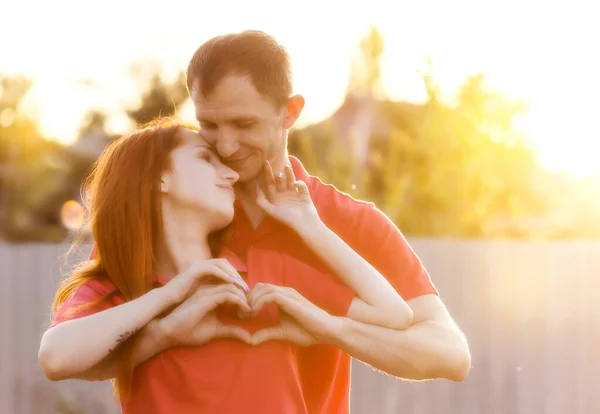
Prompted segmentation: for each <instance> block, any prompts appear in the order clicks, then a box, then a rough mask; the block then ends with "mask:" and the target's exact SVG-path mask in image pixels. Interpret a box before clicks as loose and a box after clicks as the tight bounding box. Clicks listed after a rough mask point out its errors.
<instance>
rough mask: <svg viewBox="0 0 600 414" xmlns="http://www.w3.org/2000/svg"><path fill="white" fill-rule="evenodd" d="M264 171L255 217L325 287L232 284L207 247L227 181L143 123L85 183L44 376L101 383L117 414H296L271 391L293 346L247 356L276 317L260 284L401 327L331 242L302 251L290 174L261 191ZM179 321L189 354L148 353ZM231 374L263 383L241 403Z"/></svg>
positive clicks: (300, 203) (269, 278)
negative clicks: (296, 239)
mask: <svg viewBox="0 0 600 414" xmlns="http://www.w3.org/2000/svg"><path fill="white" fill-rule="evenodd" d="M265 168H266V171H267V175H266V176H267V180H266V181H267V182H266V187H265V188H266V192H267V194H266V196H265V194H263V192H262V191H258V202H259V205H261V206H262V207H263V208H264V209H265V210H266V211H267V213H269V214H271V215H273V216H274V217H275V218H278V219H280V220H282V221H283V222H285V223H286V224H288V225H289V226H291V227H292V228H293V229H294V230H296V231H297V232H298V234H299V235H300V236H301V237H303V238H304V239H305V241H306V243H307V245H308V246H311V247H313V248H314V249H315V250H316V252H317V253H318V254H319V255H320V256H321V257H322V259H323V260H324V261H325V262H326V263H327V264H328V265H329V266H330V267H331V268H332V269H334V270H335V271H336V272H337V277H338V279H339V280H338V279H336V278H334V277H329V278H327V277H326V275H322V274H317V273H316V272H314V271H313V270H312V269H310V268H309V267H308V266H306V268H305V269H304V271H303V272H302V274H301V275H285V276H286V277H285V278H277V277H275V276H274V275H276V274H277V273H278V272H281V271H282V269H285V267H281V266H279V265H276V266H272V265H271V262H270V263H265V267H264V269H263V270H264V272H261V274H255V275H251V274H246V275H245V278H246V280H244V277H242V276H241V275H240V271H244V270H245V267H244V263H243V261H242V260H240V258H238V257H235V256H234V255H232V254H231V252H229V251H228V250H226V249H220V248H219V242H218V238H217V237H215V234H218V232H219V231H221V230H223V229H224V228H226V227H227V225H228V224H229V223H230V222H231V220H232V219H233V211H234V209H233V203H234V198H235V196H234V192H233V185H234V184H235V182H236V180H237V174H236V173H235V172H234V171H233V170H231V169H229V168H228V167H226V166H225V165H223V164H222V163H221V162H220V161H219V159H218V158H217V157H216V156H215V155H214V154H213V152H212V151H211V150H210V148H209V147H208V146H207V145H206V143H205V142H204V141H203V139H202V137H201V136H200V135H199V133H198V132H197V130H196V129H195V128H194V127H191V126H187V125H183V124H178V123H176V122H174V121H171V120H168V119H162V120H157V121H155V122H153V123H152V124H150V125H148V126H146V127H145V128H142V129H140V130H139V131H136V132H135V133H133V134H132V135H129V136H125V137H122V138H120V139H118V140H116V141H114V142H113V143H111V144H110V145H109V146H108V148H107V149H106V150H105V151H104V153H103V154H102V155H101V157H100V158H99V160H98V162H97V164H96V166H95V168H94V170H93V172H92V174H91V176H90V179H89V180H88V182H87V185H86V194H87V204H88V210H89V214H90V221H91V228H92V233H93V237H94V240H95V251H96V253H95V256H94V258H93V259H92V260H91V261H88V262H85V263H83V264H82V265H81V266H80V267H79V268H78V269H76V270H75V271H74V272H73V273H72V274H71V275H70V276H69V277H68V278H67V279H66V280H65V281H64V282H63V283H62V285H61V286H60V288H59V290H58V292H57V294H56V297H55V300H54V303H53V313H54V321H53V323H52V326H51V327H50V328H49V329H48V330H47V331H46V333H45V334H44V336H43V337H42V340H41V344H40V351H39V361H40V365H41V366H42V368H43V370H44V372H45V373H46V375H47V376H48V377H49V378H50V379H52V380H62V379H67V378H84V379H90V378H93V377H94V376H95V375H99V376H100V377H102V374H98V372H99V371H101V370H104V375H106V372H110V373H111V374H110V376H111V377H112V376H115V377H116V389H117V391H118V394H119V397H120V400H121V406H122V409H123V412H124V413H138V412H144V413H172V412H173V413H187V412H190V413H191V412H203V413H204V412H206V413H213V412H214V413H217V412H219V413H221V412H230V408H227V407H228V404H229V402H230V401H233V400H235V399H236V398H237V397H236V396H238V395H241V393H245V394H244V395H250V396H251V397H252V398H253V400H252V401H256V402H257V403H254V405H256V404H258V402H260V412H263V413H278V412H289V411H290V407H293V412H306V409H305V408H304V407H303V403H302V393H301V392H302V390H301V388H300V385H299V384H297V383H294V382H285V381H281V379H282V378H286V377H287V376H286V375H285V374H286V372H291V371H294V370H296V369H297V367H296V366H295V356H296V347H297V345H295V344H293V343H291V342H280V341H272V342H264V343H262V344H261V345H254V344H255V343H258V342H262V341H261V340H260V339H258V340H256V341H255V340H254V339H253V335H252V334H254V333H255V332H258V331H261V330H262V331H263V332H264V331H265V328H269V327H273V326H275V325H277V324H278V323H279V322H280V318H279V314H278V310H277V307H276V306H274V305H273V304H269V303H267V302H268V301H267V298H268V293H265V292H267V290H268V289H267V288H268V286H269V282H273V281H279V282H281V284H285V285H288V286H289V287H292V288H294V289H295V290H297V291H298V293H299V294H300V295H302V294H303V286H306V284H307V283H311V281H315V283H316V282H317V281H318V283H319V286H322V290H323V292H324V294H320V295H318V297H316V296H315V297H311V296H310V295H307V299H308V300H310V301H312V302H313V303H315V304H318V306H320V307H321V308H323V309H324V310H326V311H328V312H330V313H332V314H335V313H336V312H341V311H340V310H339V309H337V308H336V307H335V306H333V305H332V304H331V303H330V301H329V300H328V298H329V297H331V295H350V296H351V303H350V306H349V308H348V309H345V310H343V312H345V313H343V315H340V316H347V317H348V318H352V319H356V320H359V321H363V322H367V323H372V324H378V325H381V326H386V327H392V328H396V329H397V328H403V327H407V326H408V325H409V324H410V323H411V320H412V313H411V311H410V308H409V307H408V305H407V304H406V303H405V302H404V301H403V300H402V299H401V297H400V296H399V295H398V294H397V293H396V292H395V291H394V289H393V288H392V287H391V285H390V284H389V283H388V282H387V280H386V279H385V278H384V277H383V276H382V275H381V274H379V273H378V272H377V271H376V270H375V269H373V268H372V267H371V266H370V265H369V264H368V263H367V262H366V261H364V260H362V258H360V257H359V256H358V255H357V254H356V253H355V252H353V251H352V249H350V248H349V247H348V246H347V245H346V244H345V243H344V242H343V241H342V240H340V239H339V238H337V236H335V235H334V234H333V232H331V234H330V236H328V237H326V238H325V239H323V234H321V235H320V236H319V240H316V239H315V238H314V237H313V236H311V235H310V232H306V231H301V230H302V229H303V228H306V226H310V225H311V223H316V222H318V215H317V213H316V210H315V208H314V205H313V204H312V201H311V199H310V196H309V195H308V192H307V190H306V186H305V185H304V184H303V183H302V182H296V181H295V179H294V177H293V172H291V169H290V168H286V171H285V174H284V175H281V176H278V177H277V178H274V177H273V173H272V171H271V169H270V165H268V164H266V166H265ZM230 236H232V237H235V235H230ZM324 240H327V242H326V243H324ZM216 256H219V257H220V258H215V257H216ZM285 260H292V259H290V258H285ZM274 262H275V261H274ZM274 262H273V263H274ZM277 263H278V264H281V262H277ZM269 266H271V267H272V268H269ZM284 271H285V270H284ZM288 276H289V277H288ZM316 278H318V279H316ZM340 281H341V282H342V283H339V282H340ZM273 284H276V283H273ZM248 285H250V286H248ZM251 288H252V291H251V292H250V289H251ZM390 315H391V316H390ZM192 319H193V320H194V321H195V322H194V323H197V321H198V320H201V322H200V323H199V324H198V325H197V326H195V327H194V328H193V329H192V330H190V332H192V331H193V336H194V338H193V341H190V342H188V343H187V344H188V345H189V344H190V343H193V344H195V345H196V346H195V347H191V348H190V347H187V348H182V347H179V346H177V345H186V342H185V341H183V340H181V338H175V339H177V340H175V341H171V342H164V341H157V340H155V339H156V338H158V336H156V335H153V334H155V333H156V332H160V333H161V336H160V337H161V338H165V337H167V338H171V339H173V338H174V337H176V336H177V335H174V334H173V332H172V331H169V330H170V329H171V328H169V326H175V325H177V324H179V325H178V326H179V328H178V329H181V326H182V325H185V324H186V323H188V324H189V323H191V322H190V321H191V320H192ZM165 331H166V334H165ZM187 339H190V338H187ZM158 342H160V343H158ZM199 345H201V346H199ZM162 351H164V352H162ZM155 355H156V356H155ZM153 356H155V357H153ZM144 361H145V362H144ZM115 366H116V367H117V368H116V369H115ZM258 371H259V372H258ZM240 375H242V376H243V375H246V376H248V375H254V376H256V375H262V377H263V378H262V379H261V384H260V386H258V385H257V386H256V388H253V389H252V390H248V389H239V388H240V387H238V385H237V384H239V382H236V381H235V377H237V376H240ZM167 378H171V379H172V378H176V380H175V381H173V380H167ZM248 407H249V409H250V410H253V409H254V408H255V407H253V405H252V403H251V404H250V405H249V406H248Z"/></svg>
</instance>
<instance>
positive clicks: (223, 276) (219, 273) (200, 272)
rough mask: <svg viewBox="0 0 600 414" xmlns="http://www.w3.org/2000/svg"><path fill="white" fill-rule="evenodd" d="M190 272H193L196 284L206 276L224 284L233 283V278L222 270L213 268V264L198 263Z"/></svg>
mask: <svg viewBox="0 0 600 414" xmlns="http://www.w3.org/2000/svg"><path fill="white" fill-rule="evenodd" d="M191 271H192V272H193V278H194V281H195V282H196V283H200V282H202V281H203V279H206V278H207V276H213V277H215V278H217V279H219V280H221V281H223V282H225V283H235V278H233V277H231V276H230V275H228V274H227V272H225V271H224V270H223V269H221V268H219V267H218V266H215V265H214V264H207V263H206V262H204V263H199V264H198V265H196V266H194V267H193V268H192V269H191Z"/></svg>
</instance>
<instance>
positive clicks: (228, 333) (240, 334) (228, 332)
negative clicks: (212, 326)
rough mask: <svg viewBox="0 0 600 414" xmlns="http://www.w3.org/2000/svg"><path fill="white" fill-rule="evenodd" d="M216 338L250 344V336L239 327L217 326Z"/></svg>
mask: <svg viewBox="0 0 600 414" xmlns="http://www.w3.org/2000/svg"><path fill="white" fill-rule="evenodd" d="M215 337H216V338H230V339H239V340H240V341H243V342H245V343H247V344H251V343H252V335H251V334H250V332H248V331H247V330H245V329H243V328H240V327H239V326H232V325H219V326H218V328H217V332H216V333H215Z"/></svg>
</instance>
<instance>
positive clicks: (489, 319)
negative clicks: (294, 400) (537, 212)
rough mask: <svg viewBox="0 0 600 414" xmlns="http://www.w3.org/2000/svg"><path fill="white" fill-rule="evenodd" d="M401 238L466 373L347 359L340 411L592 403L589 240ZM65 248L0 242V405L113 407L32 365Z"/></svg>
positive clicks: (496, 409) (598, 306)
mask: <svg viewBox="0 0 600 414" xmlns="http://www.w3.org/2000/svg"><path fill="white" fill-rule="evenodd" d="M410 242H411V244H412V246H413V247H414V249H415V250H416V252H417V253H418V255H419V256H420V257H421V259H422V260H423V262H424V263H425V265H426V267H427V268H428V270H429V272H430V274H431V275H432V278H433V280H434V282H435V284H436V286H437V287H438V289H439V290H440V293H441V296H442V299H443V301H444V302H445V303H446V305H447V307H448V308H449V310H450V312H451V313H452V315H453V316H454V318H455V319H456V321H457V322H458V323H459V325H460V326H461V328H462V329H463V330H464V332H465V333H466V335H467V337H468V339H469V342H470V346H471V352H472V370H471V374H470V376H469V378H468V379H467V380H466V381H464V382H462V383H452V382H449V381H433V382H424V383H408V382H402V381H398V380H394V379H392V378H390V377H386V376H384V375H382V374H379V373H377V372H374V371H373V370H372V369H371V368H369V367H367V366H365V365H363V364H361V363H359V362H356V361H355V364H354V365H353V377H352V414H363V413H364V414H386V413H390V414H397V413H407V414H438V413H439V414H446V413H457V414H543V413H544V414H595V413H600V392H598V391H597V388H596V380H597V375H598V373H600V300H598V294H599V292H600V241H577V242H561V243H545V242H501V241H498V242H495V241H494V242H491V241H457V240H440V239H435V240H433V239H411V240H410ZM67 248H68V247H67V246H66V245H37V244H26V245H5V244H0V278H1V279H0V280H1V282H2V285H1V288H0V374H1V375H0V413H1V414H30V413H31V414H44V413H73V414H75V413H86V414H87V413H90V414H95V413H116V412H119V410H118V409H117V408H116V406H115V405H114V403H113V402H112V400H111V397H110V391H109V385H108V384H106V383H85V382H83V381H66V382H64V383H58V384H57V383H51V382H49V381H47V380H45V379H44V377H43V375H42V374H41V371H40V369H39V366H38V364H37V349H38V346H39V340H40V337H41V334H42V332H43V331H44V329H45V328H46V327H47V325H48V323H49V310H50V303H51V301H52V298H53V295H54V291H55V289H56V286H57V283H58V281H59V280H60V278H61V270H62V271H64V270H65V268H64V267H63V260H62V259H61V257H63V256H64V254H65V252H66V250H67ZM83 255H85V252H84V253H83ZM61 267H62V269H61Z"/></svg>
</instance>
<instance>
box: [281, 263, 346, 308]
mask: <svg viewBox="0 0 600 414" xmlns="http://www.w3.org/2000/svg"><path fill="white" fill-rule="evenodd" d="M286 261H287V263H286V264H285V267H284V280H285V281H284V284H285V285H286V286H288V287H291V288H293V289H295V290H296V291H297V292H298V293H300V294H301V295H302V296H304V297H305V298H306V299H308V300H309V301H311V302H312V303H314V304H315V305H316V306H318V307H319V308H321V309H323V310H324V311H325V312H327V313H330V314H331V315H334V316H346V315H347V314H348V309H349V308H350V304H351V303H352V299H354V296H355V292H354V291H353V290H352V289H350V288H349V287H347V286H346V285H344V284H343V283H341V282H340V281H338V280H337V279H335V278H333V277H332V276H330V275H328V274H326V273H322V272H319V271H317V270H316V269H314V268H313V267H311V266H309V265H307V264H304V263H302V262H300V261H298V260H295V259H292V258H291V257H289V256H286Z"/></svg>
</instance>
